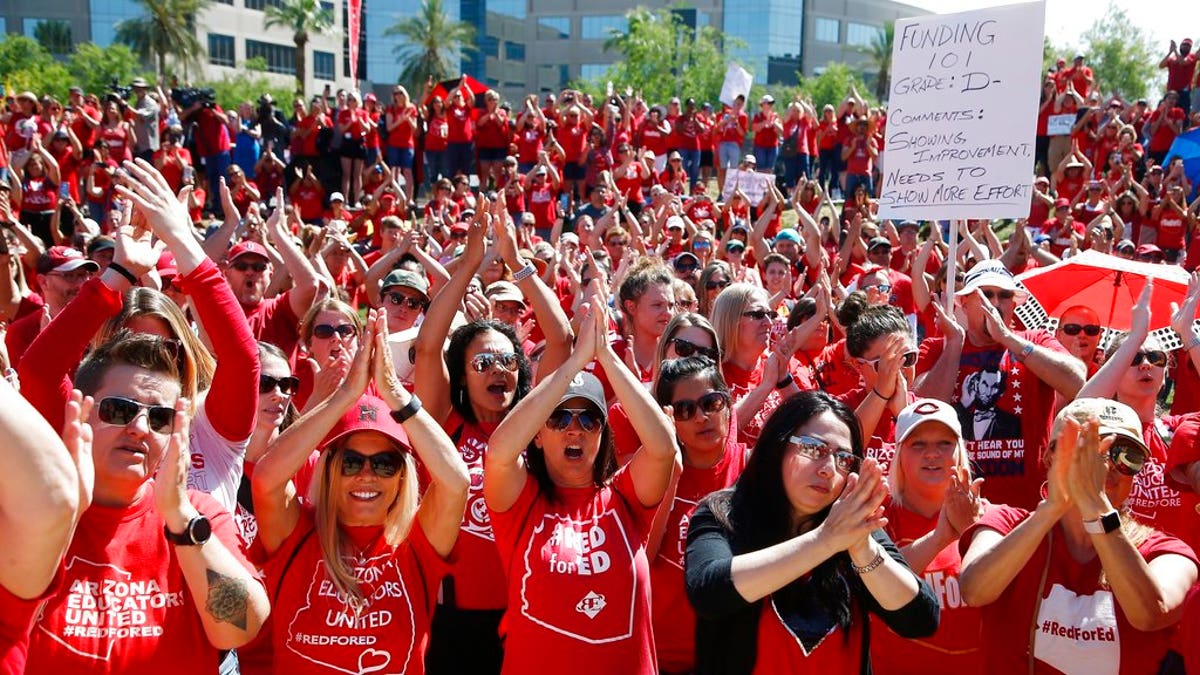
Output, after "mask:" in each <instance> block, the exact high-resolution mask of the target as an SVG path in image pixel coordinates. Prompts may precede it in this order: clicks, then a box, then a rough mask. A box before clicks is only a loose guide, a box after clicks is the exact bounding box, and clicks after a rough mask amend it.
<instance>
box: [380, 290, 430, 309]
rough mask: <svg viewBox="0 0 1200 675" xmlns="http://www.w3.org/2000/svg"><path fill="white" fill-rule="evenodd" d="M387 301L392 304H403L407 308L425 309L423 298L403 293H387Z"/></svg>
mask: <svg viewBox="0 0 1200 675" xmlns="http://www.w3.org/2000/svg"><path fill="white" fill-rule="evenodd" d="M387 299H388V302H390V303H392V304H393V305H404V306H405V307H408V308H409V309H425V300H423V299H421V298H414V297H411V296H408V295H405V294H403V293H388V294H387Z"/></svg>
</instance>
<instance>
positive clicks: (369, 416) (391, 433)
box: [317, 394, 412, 452]
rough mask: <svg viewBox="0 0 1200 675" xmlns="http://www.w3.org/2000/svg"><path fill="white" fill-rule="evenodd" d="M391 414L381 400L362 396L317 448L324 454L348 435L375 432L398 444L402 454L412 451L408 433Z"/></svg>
mask: <svg viewBox="0 0 1200 675" xmlns="http://www.w3.org/2000/svg"><path fill="white" fill-rule="evenodd" d="M391 413H392V411H391V409H390V408H388V405H387V404H386V403H384V402H383V399H381V398H378V397H375V396H372V395H370V394H363V395H362V397H361V398H359V399H358V401H357V402H356V403H355V404H354V405H352V406H350V408H349V409H348V410H346V412H345V413H343V414H342V416H341V418H340V419H338V421H337V423H336V424H334V425H333V428H332V429H330V430H329V433H328V434H326V435H325V440H323V441H321V444H320V445H319V446H317V447H318V448H320V449H321V451H322V452H324V451H325V450H326V449H327V448H328V447H329V445H330V444H331V443H334V442H336V441H338V440H341V439H342V438H343V437H345V436H349V435H350V434H353V433H357V432H359V431H377V432H379V433H381V434H383V435H384V436H387V437H388V438H389V439H391V440H392V441H394V442H395V443H396V444H398V445H399V446H400V449H401V450H403V451H404V452H409V451H411V450H412V444H411V443H409V441H408V433H407V432H405V431H404V427H403V426H401V425H400V423H399V422H397V421H396V420H394V419H392V414H391Z"/></svg>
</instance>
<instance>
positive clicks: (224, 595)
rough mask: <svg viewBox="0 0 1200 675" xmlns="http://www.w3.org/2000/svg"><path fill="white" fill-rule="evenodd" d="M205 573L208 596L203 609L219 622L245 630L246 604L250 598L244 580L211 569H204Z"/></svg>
mask: <svg viewBox="0 0 1200 675" xmlns="http://www.w3.org/2000/svg"><path fill="white" fill-rule="evenodd" d="M205 573H206V574H207V575H208V598H207V599H206V600H205V602H204V610H205V611H206V612H208V614H209V616H211V617H212V618H214V619H216V620H217V621H219V622H221V623H229V624H233V625H234V626H237V627H238V628H240V629H242V630H246V623H247V621H246V614H247V607H246V606H247V604H248V603H249V598H250V593H249V592H248V591H247V589H246V582H245V581H243V580H241V579H236V578H234V577H231V576H227V575H224V574H221V573H220V572H215V571H213V570H205Z"/></svg>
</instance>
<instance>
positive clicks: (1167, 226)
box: [1154, 206, 1187, 249]
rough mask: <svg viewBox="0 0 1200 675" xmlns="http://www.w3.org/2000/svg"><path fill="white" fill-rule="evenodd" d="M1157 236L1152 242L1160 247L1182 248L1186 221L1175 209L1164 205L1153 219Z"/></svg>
mask: <svg viewBox="0 0 1200 675" xmlns="http://www.w3.org/2000/svg"><path fill="white" fill-rule="evenodd" d="M1155 229H1156V230H1157V231H1158V237H1157V238H1156V239H1155V241H1154V243H1155V244H1157V245H1158V247H1159V248H1161V249H1168V248H1183V235H1184V234H1185V233H1186V232H1187V222H1186V221H1185V220H1184V219H1183V216H1182V215H1180V213H1179V212H1178V211H1176V210H1175V209H1173V208H1171V207H1169V206H1164V207H1163V208H1162V210H1161V211H1160V212H1159V214H1158V218H1157V220H1156V221H1155Z"/></svg>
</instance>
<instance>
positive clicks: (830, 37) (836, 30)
mask: <svg viewBox="0 0 1200 675" xmlns="http://www.w3.org/2000/svg"><path fill="white" fill-rule="evenodd" d="M841 32H842V22H841V21H838V20H837V19H826V18H823V17H817V20H816V21H815V22H813V38H815V39H816V41H817V42H831V43H835V44H836V43H838V42H841V35H840V33H841Z"/></svg>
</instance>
